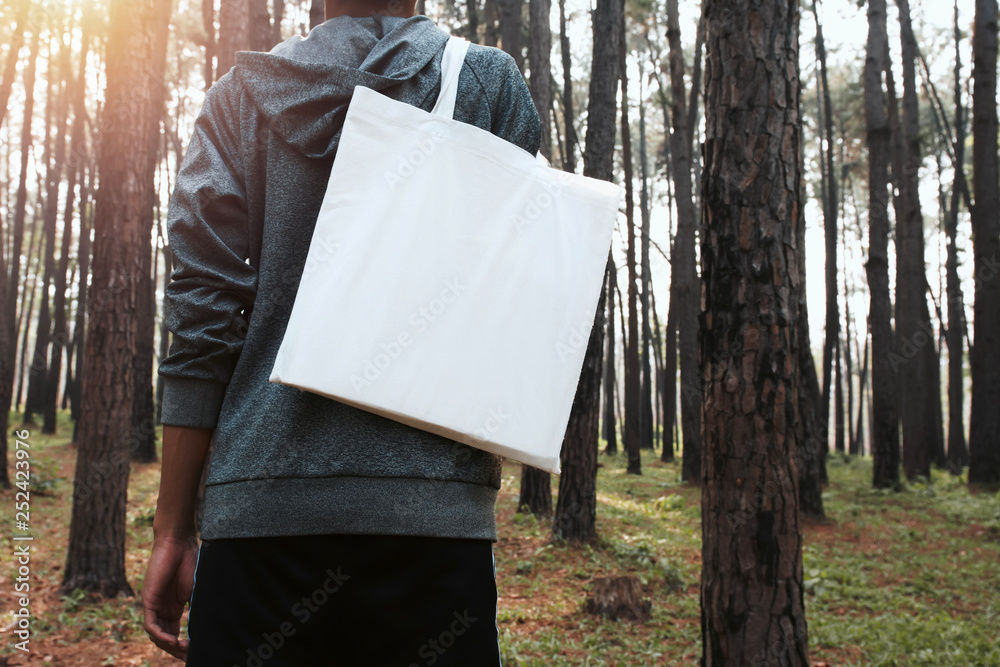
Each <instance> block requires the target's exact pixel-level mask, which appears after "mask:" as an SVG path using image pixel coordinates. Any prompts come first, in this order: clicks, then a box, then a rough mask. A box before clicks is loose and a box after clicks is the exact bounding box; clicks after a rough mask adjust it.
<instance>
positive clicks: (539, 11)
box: [528, 0, 552, 160]
mask: <svg viewBox="0 0 1000 667" xmlns="http://www.w3.org/2000/svg"><path fill="white" fill-rule="evenodd" d="M551 12H552V4H551V2H550V0H529V2H528V14H529V19H530V23H531V25H530V29H531V44H530V45H529V48H528V58H529V60H530V68H531V78H530V79H529V81H528V87H529V89H530V92H531V99H532V100H533V101H534V102H535V109H537V110H538V118H539V120H541V123H542V133H541V143H540V144H539V149H538V150H539V152H541V154H542V155H544V156H545V157H546V159H549V160H551V159H552V132H551V129H550V128H551V122H550V120H549V109H550V108H551V106H552V70H551V60H550V56H551V52H552V30H551V29H550V28H549V15H550V14H551Z"/></svg>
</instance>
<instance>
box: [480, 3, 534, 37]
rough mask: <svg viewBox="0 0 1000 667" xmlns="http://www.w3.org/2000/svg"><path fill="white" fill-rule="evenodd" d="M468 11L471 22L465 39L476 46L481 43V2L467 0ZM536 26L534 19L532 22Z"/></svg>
mask: <svg viewBox="0 0 1000 667" xmlns="http://www.w3.org/2000/svg"><path fill="white" fill-rule="evenodd" d="M465 7H466V11H467V12H468V14H469V22H468V26H467V29H466V32H465V37H466V39H468V40H469V41H470V42H472V43H474V44H478V43H479V0H467V2H466V3H465ZM531 22H532V25H534V22H535V21H534V18H532V20H531Z"/></svg>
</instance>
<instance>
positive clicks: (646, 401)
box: [639, 78, 654, 449]
mask: <svg viewBox="0 0 1000 667" xmlns="http://www.w3.org/2000/svg"><path fill="white" fill-rule="evenodd" d="M643 99H644V98H643V95H642V79H641V78H640V79H639V100H640V101H639V177H640V179H641V181H640V187H639V215H640V219H641V220H642V243H641V245H640V248H639V251H640V256H639V264H640V270H641V275H642V278H641V280H642V287H641V289H640V291H639V307H640V308H641V309H642V354H641V358H640V362H641V364H642V367H641V369H640V370H641V371H642V382H641V387H640V389H639V402H640V404H641V406H642V411H641V412H640V413H639V416H640V431H639V432H640V435H641V439H640V442H641V443H642V447H643V449H653V447H654V445H653V431H654V424H653V376H652V369H651V365H650V359H649V357H650V353H651V350H652V349H653V340H652V339H653V335H652V331H651V330H650V317H651V316H650V310H649V309H650V305H649V304H650V292H651V291H652V289H653V280H652V276H650V275H649V242H650V238H649V225H650V223H649V217H650V212H649V175H648V173H647V171H648V167H647V164H646V107H645V105H644V104H643V103H642V100H643Z"/></svg>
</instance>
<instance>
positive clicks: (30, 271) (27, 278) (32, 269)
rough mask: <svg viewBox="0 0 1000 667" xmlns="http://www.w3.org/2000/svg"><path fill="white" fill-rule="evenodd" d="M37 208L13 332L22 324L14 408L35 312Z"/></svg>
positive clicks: (38, 258) (38, 261)
mask: <svg viewBox="0 0 1000 667" xmlns="http://www.w3.org/2000/svg"><path fill="white" fill-rule="evenodd" d="M39 208H40V207H38V206H36V207H35V214H34V215H33V216H32V220H31V241H29V242H28V254H27V255H25V259H26V261H25V264H24V279H23V280H22V281H21V300H22V303H21V310H20V311H19V312H18V314H17V322H16V323H15V324H14V332H15V334H20V331H21V324H22V323H23V324H24V334H23V335H22V337H21V348H20V352H21V354H20V358H19V361H18V364H17V394H16V396H15V397H14V406H15V408H17V407H19V406H20V405H21V398H22V395H23V389H24V381H25V378H26V376H27V371H26V366H27V358H28V334H30V333H31V318H32V317H33V316H34V314H35V295H36V294H38V274H39V273H40V270H39V266H41V263H42V259H41V254H42V253H41V250H40V249H39V250H38V251H37V252H36V249H35V244H36V242H37V243H40V242H41V241H40V237H41V229H40V228H41V224H40V222H39V218H41V217H42V216H41V215H39V214H38V209H39ZM32 262H34V266H32ZM25 300H27V302H28V303H27V305H25V304H24V301H25ZM15 338H16V336H15Z"/></svg>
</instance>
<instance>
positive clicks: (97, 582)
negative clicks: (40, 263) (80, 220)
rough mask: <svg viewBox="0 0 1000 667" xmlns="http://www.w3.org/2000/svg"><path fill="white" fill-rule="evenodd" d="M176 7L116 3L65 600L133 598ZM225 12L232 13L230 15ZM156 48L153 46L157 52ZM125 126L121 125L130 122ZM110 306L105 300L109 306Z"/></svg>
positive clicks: (126, 0) (146, 1) (146, 0)
mask: <svg viewBox="0 0 1000 667" xmlns="http://www.w3.org/2000/svg"><path fill="white" fill-rule="evenodd" d="M170 6H171V3H170V1H169V0H139V1H138V2H137V1H136V0H112V2H111V6H110V15H111V21H110V22H109V24H108V25H109V26H110V27H109V34H108V41H107V74H106V82H107V83H106V89H105V100H106V107H105V108H106V109H113V110H120V109H128V110H129V116H128V118H127V119H117V120H116V119H114V117H113V114H107V113H106V114H105V115H104V122H103V123H102V127H101V128H100V131H101V132H102V138H101V143H100V155H99V157H98V164H99V169H100V183H101V186H100V190H99V191H98V193H97V202H96V206H97V213H96V220H97V221H98V226H97V234H96V237H95V239H94V275H93V288H94V289H95V290H96V293H97V294H100V295H101V296H102V299H101V300H100V301H98V302H95V303H94V304H93V305H92V307H91V313H90V315H91V317H90V322H89V331H88V332H87V351H86V359H85V361H84V363H85V370H84V377H83V381H84V386H83V391H82V395H83V405H82V411H81V415H80V423H79V426H80V428H79V436H80V437H79V441H78V452H77V464H76V475H75V479H74V484H73V511H72V519H71V522H70V531H69V533H70V535H69V548H68V549H67V556H66V567H65V570H64V577H63V582H62V586H61V590H62V591H63V592H65V593H68V592H71V591H73V590H74V589H76V588H81V589H84V590H88V591H95V592H99V593H101V594H103V595H105V596H114V595H117V594H118V593H125V594H128V595H131V594H132V589H131V587H130V586H129V583H128V580H127V578H126V574H125V507H126V506H125V500H126V493H127V488H128V476H129V443H130V436H131V435H132V434H131V433H130V431H131V428H130V426H131V424H132V410H133V406H132V402H133V396H134V394H135V391H134V379H135V376H134V371H133V367H132V366H133V361H134V358H135V356H134V355H135V344H136V324H135V321H136V310H137V305H138V304H137V303H136V293H137V290H138V289H140V288H139V285H140V281H139V276H138V275H137V273H138V271H139V270H140V269H139V267H140V255H141V253H143V252H148V248H149V236H148V234H147V235H146V237H145V238H143V231H144V226H143V215H144V210H145V209H146V208H147V207H148V206H149V203H150V201H151V194H150V193H151V190H152V186H153V183H152V179H151V178H150V169H149V166H150V163H151V162H152V160H151V157H152V156H150V154H149V147H150V143H151V136H152V135H153V133H154V132H155V130H156V127H155V126H154V124H153V119H154V118H156V116H155V115H154V114H153V113H152V108H151V107H152V104H153V99H154V98H155V96H156V95H157V92H156V90H157V88H158V87H159V86H160V85H162V81H155V80H150V79H151V78H152V76H153V75H151V73H153V72H155V71H156V65H155V63H157V62H160V61H161V60H162V55H160V54H158V53H156V48H157V45H158V40H156V39H154V40H150V39H149V35H148V33H149V32H150V28H151V27H152V26H158V25H163V26H166V25H167V24H168V22H169V18H170ZM223 7H225V4H224V5H223ZM151 41H152V43H151ZM123 120H124V122H123ZM105 297H106V298H105Z"/></svg>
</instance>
